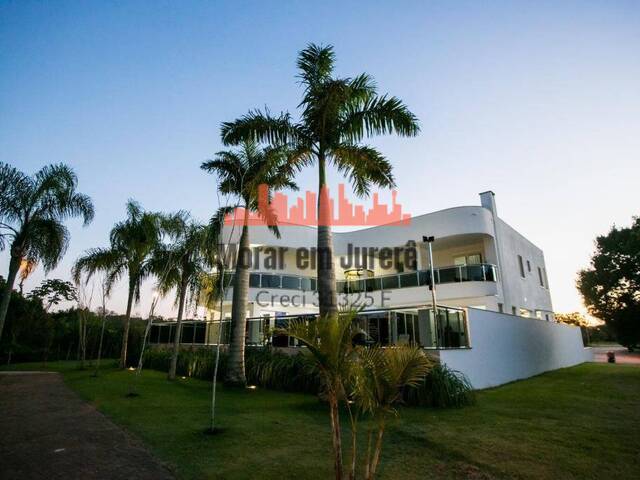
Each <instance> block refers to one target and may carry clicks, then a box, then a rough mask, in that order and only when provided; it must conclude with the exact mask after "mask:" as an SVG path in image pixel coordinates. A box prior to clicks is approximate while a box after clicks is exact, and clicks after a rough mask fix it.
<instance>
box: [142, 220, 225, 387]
mask: <svg viewBox="0 0 640 480" xmlns="http://www.w3.org/2000/svg"><path fill="white" fill-rule="evenodd" d="M173 236H174V238H173V240H172V242H171V244H169V245H164V244H163V245H160V246H159V247H158V248H156V250H155V251H154V252H153V255H152V257H151V269H152V270H153V272H154V273H155V275H156V277H157V278H158V291H159V292H160V294H161V295H163V296H164V295H166V294H168V293H169V292H170V291H171V290H173V289H175V290H176V305H177V306H178V316H177V323H176V329H175V336H174V340H173V354H172V356H171V366H170V367H169V375H168V378H169V380H175V378H176V366H177V363H178V353H179V351H180V338H181V334H182V317H183V315H184V309H185V304H186V303H187V300H188V299H189V300H191V301H193V300H197V298H198V295H199V294H200V284H201V279H202V277H203V274H204V273H205V271H206V268H207V267H209V266H211V263H212V262H211V258H212V257H211V255H210V254H208V247H209V245H210V244H209V243H208V242H207V238H208V237H207V230H206V228H205V226H204V225H201V224H199V223H198V222H196V221H194V220H192V219H190V218H189V215H188V214H187V213H182V212H181V213H180V214H178V215H176V226H175V228H174V231H173Z"/></svg>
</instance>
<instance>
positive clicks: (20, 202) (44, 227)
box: [0, 163, 94, 338]
mask: <svg viewBox="0 0 640 480" xmlns="http://www.w3.org/2000/svg"><path fill="white" fill-rule="evenodd" d="M77 187H78V179H77V177H76V175H75V173H74V172H73V170H72V169H71V168H70V167H68V166H66V165H62V164H57V165H48V166H46V167H43V168H42V169H40V170H39V171H38V172H36V173H35V174H34V175H32V176H29V175H26V174H24V173H22V172H21V171H19V170H18V169H16V168H14V167H12V166H10V165H8V164H6V163H0V250H4V248H5V247H6V246H7V245H8V246H9V253H10V260H9V274H8V275H7V280H6V285H5V287H4V289H3V291H2V300H1V302H0V338H1V337H2V330H3V327H4V321H5V318H6V315H7V310H8V308H9V302H10V300H11V291H12V290H13V284H14V282H15V279H16V276H17V274H18V270H19V269H20V265H21V264H22V262H23V260H26V261H27V262H30V263H41V264H42V266H43V267H44V269H45V271H46V272H48V271H50V270H52V269H53V268H55V266H56V265H57V264H58V262H59V261H60V259H61V258H62V256H63V255H64V253H65V251H66V249H67V245H68V244H69V231H68V230H67V228H66V227H65V226H64V223H63V222H64V221H65V220H67V219H70V218H74V217H81V218H82V219H83V221H84V225H85V226H86V225H88V224H89V223H91V220H93V214H94V212H93V203H92V202H91V199H90V198H89V197H88V196H87V195H84V194H82V193H78V192H77Z"/></svg>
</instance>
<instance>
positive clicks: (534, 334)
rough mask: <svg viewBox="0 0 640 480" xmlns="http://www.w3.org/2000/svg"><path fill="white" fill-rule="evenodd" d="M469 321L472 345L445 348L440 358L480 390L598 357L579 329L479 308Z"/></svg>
mask: <svg viewBox="0 0 640 480" xmlns="http://www.w3.org/2000/svg"><path fill="white" fill-rule="evenodd" d="M468 322H469V334H470V335H469V336H470V340H471V348H470V349H468V350H441V351H440V360H441V361H442V362H443V363H445V364H446V365H447V366H449V367H450V368H453V369H455V370H458V371H460V372H462V373H464V374H465V375H466V376H467V377H468V378H469V380H470V381H471V384H472V385H473V387H474V388H476V389H479V388H487V387H495V386H497V385H501V384H503V383H508V382H511V381H513V380H519V379H522V378H527V377H531V376H533V375H537V374H540V373H542V372H546V371H549V370H555V369H557V368H564V367H570V366H572V365H577V364H580V363H583V362H589V361H592V360H593V352H592V350H591V349H590V348H585V347H584V345H583V343H582V335H581V333H580V328H578V327H572V326H570V325H565V324H561V323H555V322H547V321H544V320H538V319H532V318H523V317H518V316H514V315H507V314H503V313H497V312H490V311H486V310H478V309H474V308H469V309H468Z"/></svg>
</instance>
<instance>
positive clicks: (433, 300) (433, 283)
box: [422, 235, 438, 328]
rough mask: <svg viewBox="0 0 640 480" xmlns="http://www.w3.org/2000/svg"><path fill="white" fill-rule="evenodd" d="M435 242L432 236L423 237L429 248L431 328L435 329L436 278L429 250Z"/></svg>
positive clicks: (431, 251)
mask: <svg viewBox="0 0 640 480" xmlns="http://www.w3.org/2000/svg"><path fill="white" fill-rule="evenodd" d="M434 240H435V237H433V235H432V236H429V237H428V236H423V237H422V241H423V242H425V243H426V244H427V246H428V247H429V273H430V276H431V282H429V283H430V285H429V290H431V303H432V307H433V326H434V328H437V322H438V306H437V305H436V276H435V271H434V268H433V249H432V248H431V244H432V243H433V241H434Z"/></svg>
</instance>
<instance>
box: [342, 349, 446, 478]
mask: <svg viewBox="0 0 640 480" xmlns="http://www.w3.org/2000/svg"><path fill="white" fill-rule="evenodd" d="M432 365H433V363H432V361H431V360H430V359H429V357H427V355H426V354H425V352H424V351H423V350H422V348H420V347H415V346H407V345H405V346H397V347H390V348H382V347H380V346H374V347H359V348H358V349H357V361H356V362H354V364H353V370H352V377H351V378H352V391H351V392H350V393H351V398H352V399H353V401H354V402H355V403H356V405H357V406H358V408H359V409H360V410H361V411H362V412H364V413H366V414H369V415H370V416H371V417H372V418H373V420H374V424H375V425H376V426H377V433H376V434H375V442H374V441H373V437H374V431H373V427H372V428H371V429H370V430H369V434H368V441H367V455H366V460H365V468H364V470H365V471H364V478H365V480H370V479H372V478H374V477H375V474H376V469H377V468H378V463H379V462H380V453H381V452H382V438H383V435H384V431H385V427H386V421H387V418H388V417H389V416H390V415H397V410H396V404H398V403H399V402H400V401H401V400H402V391H403V389H404V388H405V387H416V386H418V385H419V384H420V383H421V382H423V381H424V378H425V375H426V374H427V373H428V372H429V370H430V369H431V367H432ZM354 445H355V442H354ZM372 447H373V449H372ZM354 450H355V449H354ZM355 455H356V452H355V451H354V452H353V456H354V460H355ZM354 465H355V461H354ZM354 475H355V472H354V471H353V470H352V477H353V476H354Z"/></svg>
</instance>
